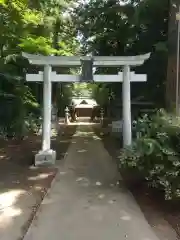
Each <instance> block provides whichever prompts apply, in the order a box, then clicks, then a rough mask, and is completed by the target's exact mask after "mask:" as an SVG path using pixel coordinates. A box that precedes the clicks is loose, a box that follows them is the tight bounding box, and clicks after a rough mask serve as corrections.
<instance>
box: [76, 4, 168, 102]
mask: <svg viewBox="0 0 180 240" xmlns="http://www.w3.org/2000/svg"><path fill="white" fill-rule="evenodd" d="M75 21H76V24H77V32H78V34H79V36H80V39H81V41H82V45H83V50H82V51H83V53H89V52H90V53H92V54H93V55H102V56H103V55H107V56H117V55H136V54H143V53H147V52H151V53H152V55H151V59H150V60H149V61H148V62H147V63H146V64H145V65H144V66H142V67H139V68H137V69H136V70H137V71H139V72H141V73H147V74H148V82H147V83H146V84H142V83H141V84H138V83H136V85H133V87H132V96H133V97H137V96H139V95H140V96H142V97H144V99H146V100H151V101H154V102H156V103H158V104H159V105H160V106H163V104H164V95H165V94H164V91H165V88H164V82H165V78H166V64H167V21H168V0H159V1H157V0H144V1H138V0H134V1H128V3H125V4H122V2H120V1H118V0H107V1H103V0H90V1H88V3H81V4H80V5H79V6H78V7H77V9H76V12H75ZM157 65H158V68H157ZM118 70H119V69H118ZM98 71H101V69H98ZM104 71H106V72H112V73H113V72H114V71H115V70H114V69H104ZM116 72H117V71H116ZM118 86H119V85H118ZM118 86H117V84H109V85H107V88H111V89H112V90H113V92H114V93H115V95H116V96H118V95H120V94H119V93H120V92H121V86H119V87H118ZM110 92H111V91H110ZM160 96H161V97H160Z"/></svg>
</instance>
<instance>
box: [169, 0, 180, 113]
mask: <svg viewBox="0 0 180 240" xmlns="http://www.w3.org/2000/svg"><path fill="white" fill-rule="evenodd" d="M179 6H180V2H179V1H178V0H170V5H169V28H168V53H169V56H168V69H167V82H166V103H167V106H168V108H169V109H170V110H174V109H175V103H176V74H177V68H176V66H177V36H178V22H177V20H176V13H177V12H179ZM179 98H180V97H179Z"/></svg>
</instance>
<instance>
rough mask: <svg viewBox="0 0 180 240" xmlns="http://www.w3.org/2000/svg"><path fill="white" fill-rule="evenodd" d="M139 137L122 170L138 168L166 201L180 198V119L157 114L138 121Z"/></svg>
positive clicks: (123, 160)
mask: <svg viewBox="0 0 180 240" xmlns="http://www.w3.org/2000/svg"><path fill="white" fill-rule="evenodd" d="M135 130H136V138H135V140H134V141H133V144H132V146H131V147H128V148H126V149H123V150H122V152H121V154H120V157H119V158H120V167H121V168H128V169H129V168H131V169H133V168H134V169H137V170H138V171H139V172H140V173H141V175H143V177H144V178H145V179H146V180H147V181H148V182H149V183H150V184H151V186H153V187H156V188H159V189H161V190H163V191H164V194H165V199H176V198H179V197H180V120H179V118H177V117H175V116H172V115H169V114H167V113H166V112H165V111H164V110H159V111H157V113H156V114H154V115H152V116H151V117H150V116H148V115H144V116H143V117H142V118H140V119H138V120H137V121H136V122H135Z"/></svg>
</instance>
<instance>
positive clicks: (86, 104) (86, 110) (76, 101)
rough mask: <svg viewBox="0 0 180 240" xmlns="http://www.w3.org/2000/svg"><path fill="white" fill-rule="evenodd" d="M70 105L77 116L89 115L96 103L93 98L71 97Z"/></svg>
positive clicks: (96, 105)
mask: <svg viewBox="0 0 180 240" xmlns="http://www.w3.org/2000/svg"><path fill="white" fill-rule="evenodd" d="M70 107H72V108H74V109H75V111H76V115H77V117H91V116H92V113H93V110H94V109H95V108H97V107H98V104H97V102H96V101H95V100H94V99H89V98H72V100H71V104H70Z"/></svg>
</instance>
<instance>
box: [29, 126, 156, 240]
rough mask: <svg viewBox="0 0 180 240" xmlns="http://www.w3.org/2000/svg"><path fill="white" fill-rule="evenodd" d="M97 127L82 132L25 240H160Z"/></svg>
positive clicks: (73, 142) (76, 139) (84, 127)
mask: <svg viewBox="0 0 180 240" xmlns="http://www.w3.org/2000/svg"><path fill="white" fill-rule="evenodd" d="M118 180H119V175H118V173H117V170H116V164H115V163H113V161H112V159H111V157H110V156H109V154H108V152H107V151H106V150H105V149H104V146H103V144H102V142H101V140H100V139H99V138H98V137H97V136H96V135H95V134H94V133H93V131H92V128H91V126H79V127H78V129H77V132H76V134H75V135H74V137H73V139H72V144H71V145H70V147H69V150H68V153H67V155H66V157H65V159H64V162H63V163H62V164H61V166H60V169H59V173H58V175H57V177H56V180H55V182H54V184H53V186H52V188H51V190H50V192H49V194H48V195H47V196H46V197H45V199H44V201H43V203H42V205H41V208H40V210H39V212H38V213H37V216H36V218H35V219H34V221H33V223H32V225H31V227H30V229H29V231H28V232H27V235H26V236H25V240H123V239H128V240H158V238H157V237H156V236H155V234H154V232H153V231H152V229H151V228H150V226H149V224H148V223H147V221H146V220H145V218H144V216H143V214H142V212H141V211H140V209H139V207H138V206H137V204H136V202H135V200H134V198H133V197H132V195H131V194H130V193H129V192H128V191H127V190H126V189H124V187H123V186H121V181H120V183H119V184H117V181H118Z"/></svg>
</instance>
